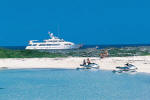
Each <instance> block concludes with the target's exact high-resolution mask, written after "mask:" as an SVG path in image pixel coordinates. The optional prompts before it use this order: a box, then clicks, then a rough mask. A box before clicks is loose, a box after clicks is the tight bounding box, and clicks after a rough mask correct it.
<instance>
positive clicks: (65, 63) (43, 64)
mask: <svg viewBox="0 0 150 100" xmlns="http://www.w3.org/2000/svg"><path fill="white" fill-rule="evenodd" d="M83 59H87V58H85V57H68V58H7V59H0V68H2V67H7V68H8V69H24V68H63V69H76V68H77V67H79V66H80V64H81V63H82V62H83ZM90 60H91V62H93V63H97V64H99V65H100V69H102V70H113V69H115V67H116V66H123V65H124V64H125V63H127V62H128V63H131V64H134V65H135V66H137V67H138V70H137V71H138V72H146V73H150V56H134V57H108V58H104V59H100V58H98V57H90Z"/></svg>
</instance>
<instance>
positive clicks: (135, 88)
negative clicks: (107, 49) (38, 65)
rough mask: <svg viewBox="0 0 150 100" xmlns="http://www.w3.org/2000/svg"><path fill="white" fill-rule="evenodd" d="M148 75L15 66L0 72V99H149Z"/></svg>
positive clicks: (149, 77)
mask: <svg viewBox="0 0 150 100" xmlns="http://www.w3.org/2000/svg"><path fill="white" fill-rule="evenodd" d="M149 93H150V74H145V73H137V74H115V73H112V72H111V71H101V70H100V71H77V70H65V69H17V70H15V69H14V70H1V71H0V100H150V95H149Z"/></svg>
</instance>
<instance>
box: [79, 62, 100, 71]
mask: <svg viewBox="0 0 150 100" xmlns="http://www.w3.org/2000/svg"><path fill="white" fill-rule="evenodd" d="M97 69H99V65H98V64H96V63H90V64H88V65H86V64H85V65H83V64H82V65H80V67H78V68H77V70H97Z"/></svg>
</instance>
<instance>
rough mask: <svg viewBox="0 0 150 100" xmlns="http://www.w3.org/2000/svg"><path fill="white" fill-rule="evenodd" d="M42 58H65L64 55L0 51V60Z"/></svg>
mask: <svg viewBox="0 0 150 100" xmlns="http://www.w3.org/2000/svg"><path fill="white" fill-rule="evenodd" d="M42 57H48V58H55V57H65V55H64V54H60V53H49V52H39V51H33V50H9V49H0V58H42Z"/></svg>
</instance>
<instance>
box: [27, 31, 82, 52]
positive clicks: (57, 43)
mask: <svg viewBox="0 0 150 100" xmlns="http://www.w3.org/2000/svg"><path fill="white" fill-rule="evenodd" d="M48 34H49V35H50V39H47V40H44V41H42V42H39V41H38V40H30V41H29V46H27V47H26V49H29V50H51V49H54V50H55V49H78V48H80V47H81V45H76V44H74V43H72V42H68V41H64V40H63V39H60V38H58V37H55V36H54V35H53V33H50V32H48Z"/></svg>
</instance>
